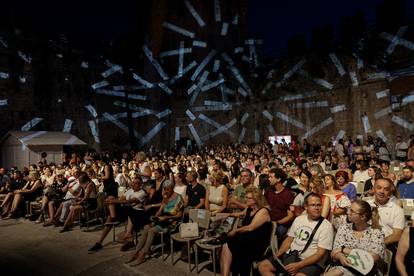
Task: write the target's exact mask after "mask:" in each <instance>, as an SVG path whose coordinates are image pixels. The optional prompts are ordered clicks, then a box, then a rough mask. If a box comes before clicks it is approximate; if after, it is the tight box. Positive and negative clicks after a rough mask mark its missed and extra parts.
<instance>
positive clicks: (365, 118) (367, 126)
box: [361, 115, 371, 133]
mask: <svg viewBox="0 0 414 276" xmlns="http://www.w3.org/2000/svg"><path fill="white" fill-rule="evenodd" d="M361 120H362V125H363V126H364V131H365V133H369V132H371V124H370V123H369V119H368V116H366V115H364V116H362V117H361Z"/></svg>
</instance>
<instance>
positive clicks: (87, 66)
mask: <svg viewBox="0 0 414 276" xmlns="http://www.w3.org/2000/svg"><path fill="white" fill-rule="evenodd" d="M80 66H81V67H82V68H85V69H88V68H89V63H88V62H86V61H82V63H81V65H80Z"/></svg>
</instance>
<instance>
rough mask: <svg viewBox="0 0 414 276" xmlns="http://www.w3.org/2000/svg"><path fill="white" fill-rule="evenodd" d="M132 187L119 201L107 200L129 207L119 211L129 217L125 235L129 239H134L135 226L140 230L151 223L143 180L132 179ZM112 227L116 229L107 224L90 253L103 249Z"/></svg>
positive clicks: (134, 177) (110, 202) (113, 225)
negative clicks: (146, 211)
mask: <svg viewBox="0 0 414 276" xmlns="http://www.w3.org/2000/svg"><path fill="white" fill-rule="evenodd" d="M131 187H132V189H129V190H127V191H126V193H125V195H123V196H122V197H120V198H119V199H116V198H113V199H107V200H106V203H108V204H117V205H119V204H127V205H128V206H125V208H123V209H118V211H120V212H122V211H124V212H125V213H126V214H127V215H128V224H127V231H126V234H125V236H126V237H128V238H129V237H132V230H133V228H134V226H135V229H139V228H141V227H142V226H144V225H146V224H148V223H149V220H148V217H147V216H146V213H145V210H144V203H145V200H146V197H147V195H146V193H145V191H144V190H143V189H142V180H141V178H140V177H139V176H138V175H135V176H133V177H132V182H131ZM121 217H122V216H121ZM112 227H115V224H105V228H104V229H103V232H102V235H101V237H100V239H99V241H98V242H97V243H95V245H94V246H92V247H91V248H90V249H89V250H88V251H89V252H96V251H98V250H100V249H102V242H103V241H104V240H105V238H106V236H107V235H108V234H109V232H110V231H111V228H112Z"/></svg>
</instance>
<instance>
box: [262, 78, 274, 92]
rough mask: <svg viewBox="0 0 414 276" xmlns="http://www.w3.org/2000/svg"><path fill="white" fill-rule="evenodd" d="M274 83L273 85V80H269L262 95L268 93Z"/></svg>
mask: <svg viewBox="0 0 414 276" xmlns="http://www.w3.org/2000/svg"><path fill="white" fill-rule="evenodd" d="M272 85H273V81H268V82H267V83H266V85H265V87H264V88H263V90H262V95H264V94H266V93H267V91H268V90H269V89H270V88H271V87H272Z"/></svg>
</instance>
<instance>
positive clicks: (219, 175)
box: [210, 171, 224, 184]
mask: <svg viewBox="0 0 414 276" xmlns="http://www.w3.org/2000/svg"><path fill="white" fill-rule="evenodd" d="M210 176H211V177H212V178H214V180H215V181H216V182H218V183H219V184H223V179H224V173H223V172H222V171H213V172H211V173H210Z"/></svg>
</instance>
